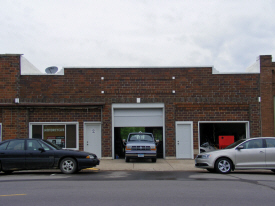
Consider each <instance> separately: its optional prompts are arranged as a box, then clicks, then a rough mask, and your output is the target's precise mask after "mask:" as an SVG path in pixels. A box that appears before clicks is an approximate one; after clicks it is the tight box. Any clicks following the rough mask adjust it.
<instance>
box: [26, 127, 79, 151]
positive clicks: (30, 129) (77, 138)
mask: <svg viewBox="0 0 275 206" xmlns="http://www.w3.org/2000/svg"><path fill="white" fill-rule="evenodd" d="M68 124H70V125H72V124H74V125H76V148H64V149H72V150H79V123H78V122H30V123H29V139H32V126H33V125H42V126H44V125H68ZM65 136H66V131H65Z"/></svg>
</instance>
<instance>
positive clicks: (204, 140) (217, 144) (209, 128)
mask: <svg viewBox="0 0 275 206" xmlns="http://www.w3.org/2000/svg"><path fill="white" fill-rule="evenodd" d="M247 131H248V122H241V123H232V122H230V123H225V122H222V123H211V122H209V123H199V138H200V139H199V146H200V152H207V151H211V150H215V149H223V148H225V147H226V146H228V145H230V144H231V143H233V142H236V141H237V140H239V139H246V138H247V137H248V134H247V133H248V132H247Z"/></svg>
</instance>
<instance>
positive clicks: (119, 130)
mask: <svg viewBox="0 0 275 206" xmlns="http://www.w3.org/2000/svg"><path fill="white" fill-rule="evenodd" d="M131 132H150V133H153V135H154V137H155V139H156V140H157V139H158V140H159V144H158V146H157V158H163V128H162V127H115V128H114V138H115V151H114V152H115V158H116V159H122V158H125V146H124V145H123V142H122V141H123V139H125V140H126V139H127V137H128V134H129V133H131Z"/></svg>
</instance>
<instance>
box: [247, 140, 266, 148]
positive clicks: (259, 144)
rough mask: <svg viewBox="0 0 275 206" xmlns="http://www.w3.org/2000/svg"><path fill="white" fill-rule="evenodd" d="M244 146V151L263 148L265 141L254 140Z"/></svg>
mask: <svg viewBox="0 0 275 206" xmlns="http://www.w3.org/2000/svg"><path fill="white" fill-rule="evenodd" d="M242 146H244V149H257V148H263V140H262V139H253V140H250V141H247V142H245V143H243V144H242Z"/></svg>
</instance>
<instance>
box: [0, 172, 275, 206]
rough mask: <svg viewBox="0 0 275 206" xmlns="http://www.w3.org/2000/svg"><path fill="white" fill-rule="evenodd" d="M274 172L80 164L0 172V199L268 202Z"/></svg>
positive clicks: (131, 202) (125, 202) (22, 201)
mask: <svg viewBox="0 0 275 206" xmlns="http://www.w3.org/2000/svg"><path fill="white" fill-rule="evenodd" d="M274 195H275V173H273V172H271V171H236V172H232V173H230V174H228V175H222V174H216V173H209V172H207V171H205V170H199V171H104V170H103V171H101V170H92V169H88V170H83V171H81V172H80V173H77V174H73V175H65V174H62V173H61V172H60V171H58V170H56V171H34V172H30V171H22V172H14V173H13V174H11V175H5V174H4V173H0V205H5V206H9V205H12V206H17V205H28V206H32V205H40V206H44V205H119V206H123V205H131V206H132V205H232V204H235V205H274V201H275V196H274Z"/></svg>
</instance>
